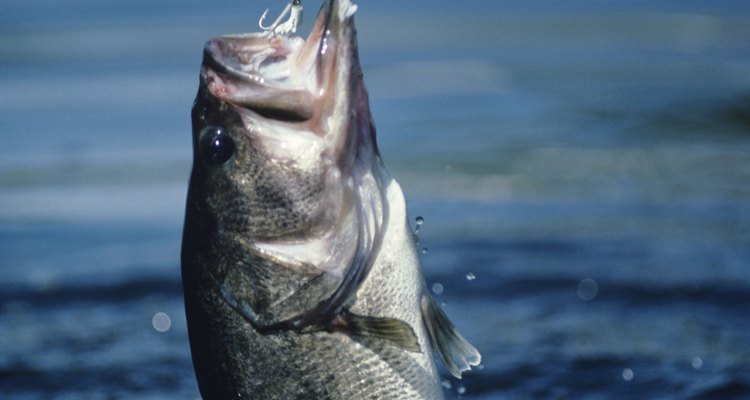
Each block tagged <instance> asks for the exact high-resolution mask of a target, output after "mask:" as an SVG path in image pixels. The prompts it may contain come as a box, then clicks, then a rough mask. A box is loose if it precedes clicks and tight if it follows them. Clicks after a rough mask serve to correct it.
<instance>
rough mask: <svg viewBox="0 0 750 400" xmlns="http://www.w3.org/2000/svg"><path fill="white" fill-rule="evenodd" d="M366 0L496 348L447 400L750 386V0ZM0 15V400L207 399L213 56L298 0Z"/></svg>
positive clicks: (435, 205)
mask: <svg viewBox="0 0 750 400" xmlns="http://www.w3.org/2000/svg"><path fill="white" fill-rule="evenodd" d="M361 3H362V4H360V10H359V12H358V16H357V18H358V21H357V22H358V25H359V35H360V44H361V56H362V61H363V65H364V70H365V79H366V82H367V84H368V87H369V89H370V93H371V97H372V99H371V100H372V107H373V113H374V115H375V118H376V123H377V126H378V130H379V143H380V147H381V152H382V154H383V157H384V159H385V161H386V163H387V165H388V166H389V167H390V169H391V171H392V173H393V175H395V176H396V178H397V179H399V181H400V182H401V183H402V186H403V187H404V190H405V192H406V194H407V196H408V199H409V201H410V212H411V216H412V218H414V217H416V216H423V217H424V218H425V221H426V222H425V224H424V225H423V227H422V229H421V232H420V247H422V248H424V249H425V254H424V255H423V261H424V264H425V270H426V271H425V272H426V275H427V280H428V286H429V287H431V288H433V289H434V290H435V291H436V292H437V294H436V297H437V298H438V299H439V300H440V301H441V302H444V304H445V305H444V307H445V309H446V310H447V312H448V314H449V315H451V317H452V318H453V320H454V322H456V324H457V325H458V326H459V327H460V328H461V330H462V331H463V333H464V334H465V335H466V336H467V337H468V338H470V339H471V340H472V341H473V342H474V343H475V344H476V345H477V347H479V349H480V350H481V351H482V353H483V356H484V362H483V365H482V367H481V368H480V369H478V370H475V371H474V372H472V373H470V374H468V375H467V376H466V378H465V379H464V380H463V381H457V380H455V379H453V378H448V377H447V375H445V374H444V382H443V384H444V386H445V387H446V393H447V394H448V395H449V397H450V398H463V399H522V398H538V399H747V398H750V234H748V232H750V24H748V23H747V21H750V3H748V2H746V1H741V0H726V1H712V0H695V1H677V0H673V1H663V2H652V1H629V2H615V1H597V2H594V1H583V0H576V1H571V2H553V1H542V0H537V1H531V2H522V3H521V4H519V2H510V1H494V0H476V1H470V2H439V1H434V0H433V1H428V0H419V1H410V2H400V1H395V0H388V1H378V2H361ZM0 5H2V10H3V11H2V13H0V93H2V96H0V126H2V127H3V131H4V134H3V138H4V140H2V145H1V146H0V268H1V270H0V271H2V274H0V398H3V399H5V398H9V399H52V398H54V399H80V398H90V399H100V398H101V399H105V398H106V399H196V398H198V397H199V395H198V392H197V387H196V384H195V381H194V377H193V372H192V365H191V361H190V355H189V349H188V342H187V333H186V328H185V317H184V313H183V310H182V294H181V286H180V277H179V257H178V254H179V246H180V234H181V229H182V227H181V224H182V216H183V204H184V195H185V190H186V186H187V177H188V174H189V169H190V161H191V149H190V125H189V109H190V106H191V103H192V101H193V97H194V94H195V91H196V89H197V82H198V81H197V74H198V68H199V65H200V58H201V46H202V44H203V42H204V41H205V40H206V39H207V38H208V37H211V36H215V35H218V34H223V33H230V32H243V31H248V30H253V29H255V26H256V25H255V23H256V19H257V17H258V16H259V15H260V14H261V12H262V10H263V9H265V8H266V7H272V8H273V9H280V8H281V5H280V3H279V2H272V1H270V0H264V1H259V2H247V1H222V2H218V3H216V2H214V3H210V2H199V1H195V0H188V1H186V0H180V1H177V0H171V1H162V2H152V1H130V2H125V3H118V4H115V3H111V2H96V1H92V0H76V1H65V2H52V1H37V2H28V1H20V0H4V1H2V3H1V4H0ZM305 5H306V8H307V11H308V14H307V20H306V24H305V26H309V24H310V22H311V20H312V19H313V18H312V16H313V15H314V11H315V9H316V8H317V4H312V3H311V2H310V1H307V2H306V3H305ZM303 30H304V27H303Z"/></svg>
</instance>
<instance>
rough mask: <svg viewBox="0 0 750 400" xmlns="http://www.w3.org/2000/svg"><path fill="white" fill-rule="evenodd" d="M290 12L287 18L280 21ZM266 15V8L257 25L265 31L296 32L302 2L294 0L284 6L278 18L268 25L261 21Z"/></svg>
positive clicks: (300, 16) (281, 33)
mask: <svg viewBox="0 0 750 400" xmlns="http://www.w3.org/2000/svg"><path fill="white" fill-rule="evenodd" d="M290 12H291V15H290V16H289V19H288V20H287V21H286V22H284V23H281V20H282V19H283V18H284V17H285V16H286V15H287V14H289V13H290ZM267 15H268V9H266V11H265V12H263V15H261V16H260V20H259V21H258V26H259V27H260V29H262V30H263V31H264V32H266V33H270V34H274V35H288V34H289V33H295V32H297V26H299V24H301V23H302V3H301V1H300V0H294V1H292V2H291V3H289V4H287V5H286V7H284V11H282V12H281V15H279V17H278V18H276V20H275V21H273V23H272V24H271V25H269V26H263V21H264V20H265V19H266V16H267Z"/></svg>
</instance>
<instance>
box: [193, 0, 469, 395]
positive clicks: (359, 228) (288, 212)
mask: <svg viewBox="0 0 750 400" xmlns="http://www.w3.org/2000/svg"><path fill="white" fill-rule="evenodd" d="M356 10H357V5H356V4H354V3H353V2H352V1H351V0H326V1H325V2H324V3H323V5H322V7H321V9H320V12H319V13H318V17H317V19H316V20H315V22H314V25H313V27H312V30H311V32H310V34H309V35H308V36H307V38H303V37H301V36H299V35H297V34H296V29H297V27H298V25H299V23H300V20H301V17H302V4H301V3H300V1H299V0H295V1H293V2H291V3H289V4H288V5H287V7H286V8H285V10H284V12H283V13H282V15H281V16H280V17H279V18H277V19H276V20H275V21H274V22H273V23H271V24H270V25H268V26H266V25H264V18H265V17H266V14H267V12H266V13H264V15H263V17H262V18H261V21H260V22H259V25H260V27H261V31H260V32H255V33H245V34H233V35H224V36H219V37H216V38H213V39H211V40H209V41H208V42H207V43H206V45H205V47H204V53H203V63H202V65H201V71H200V82H199V87H198V93H197V96H196V99H195V102H194V104H193V108H192V112H191V118H192V126H193V135H192V144H193V156H194V157H193V167H192V172H191V175H190V183H189V187H188V194H187V202H186V210H185V223H184V230H183V238H182V251H181V265H182V267H181V268H182V281H183V290H184V300H185V313H186V318H187V326H188V336H189V339H190V348H191V353H192V359H193V366H194V370H195V374H196V379H197V382H198V387H199V390H200V393H201V396H202V397H203V398H204V399H207V400H211V399H239V398H242V399H246V398H250V399H441V398H443V389H442V387H441V384H440V376H439V374H438V371H437V367H436V363H435V360H434V355H435V354H437V356H438V357H439V358H440V359H441V360H442V361H443V364H444V365H445V367H446V369H447V370H448V371H449V372H450V373H451V374H453V375H454V376H456V377H460V376H461V373H462V372H464V371H466V370H469V369H470V368H471V366H475V365H478V364H479V363H480V362H481V355H480V353H479V352H478V351H477V349H476V348H475V347H474V346H473V345H472V344H471V343H469V341H468V340H467V339H465V338H464V337H463V336H462V335H461V333H459V332H458V330H457V329H456V328H455V326H454V325H453V323H452V322H451V321H450V319H449V318H448V317H447V316H446V314H445V312H444V311H443V310H442V309H441V308H440V306H439V305H437V304H436V303H435V301H434V299H433V298H432V297H431V295H430V293H429V291H428V290H427V288H426V283H425V279H424V277H423V275H422V266H421V262H420V259H419V253H418V251H417V248H416V245H415V240H414V237H413V234H412V231H411V230H410V227H409V218H408V215H407V212H406V201H405V198H404V194H403V192H402V190H401V188H400V186H399V184H398V183H397V182H396V180H394V179H393V178H392V176H391V175H390V173H389V172H388V170H387V169H386V168H385V166H384V164H383V161H382V158H381V156H380V151H379V150H378V146H377V141H376V129H375V124H374V121H373V117H372V114H371V111H370V106H369V99H368V93H367V89H366V88H365V84H364V80H363V72H362V67H361V65H360V62H359V55H358V43H357V35H356V29H355V25H354V14H355V11H356ZM287 15H288V16H289V17H288V19H287V20H286V21H282V20H283V18H284V17H285V16H287Z"/></svg>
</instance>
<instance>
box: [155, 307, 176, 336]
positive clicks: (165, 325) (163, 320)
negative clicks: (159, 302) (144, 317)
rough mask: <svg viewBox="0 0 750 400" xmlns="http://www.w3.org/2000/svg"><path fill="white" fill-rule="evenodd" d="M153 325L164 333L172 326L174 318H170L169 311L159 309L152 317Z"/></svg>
mask: <svg viewBox="0 0 750 400" xmlns="http://www.w3.org/2000/svg"><path fill="white" fill-rule="evenodd" d="M151 326H153V327H154V329H155V330H156V331H157V332H160V333H164V332H166V331H168V330H169V328H171V327H172V319H171V318H169V315H167V313H163V312H161V311H159V312H157V313H156V314H154V316H153V317H151Z"/></svg>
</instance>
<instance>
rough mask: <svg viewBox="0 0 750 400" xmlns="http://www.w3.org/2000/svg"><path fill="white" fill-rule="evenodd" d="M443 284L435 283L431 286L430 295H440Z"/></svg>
mask: <svg viewBox="0 0 750 400" xmlns="http://www.w3.org/2000/svg"><path fill="white" fill-rule="evenodd" d="M443 289H444V288H443V284H442V283H440V282H435V283H433V284H432V293H435V294H442V293H443Z"/></svg>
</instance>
